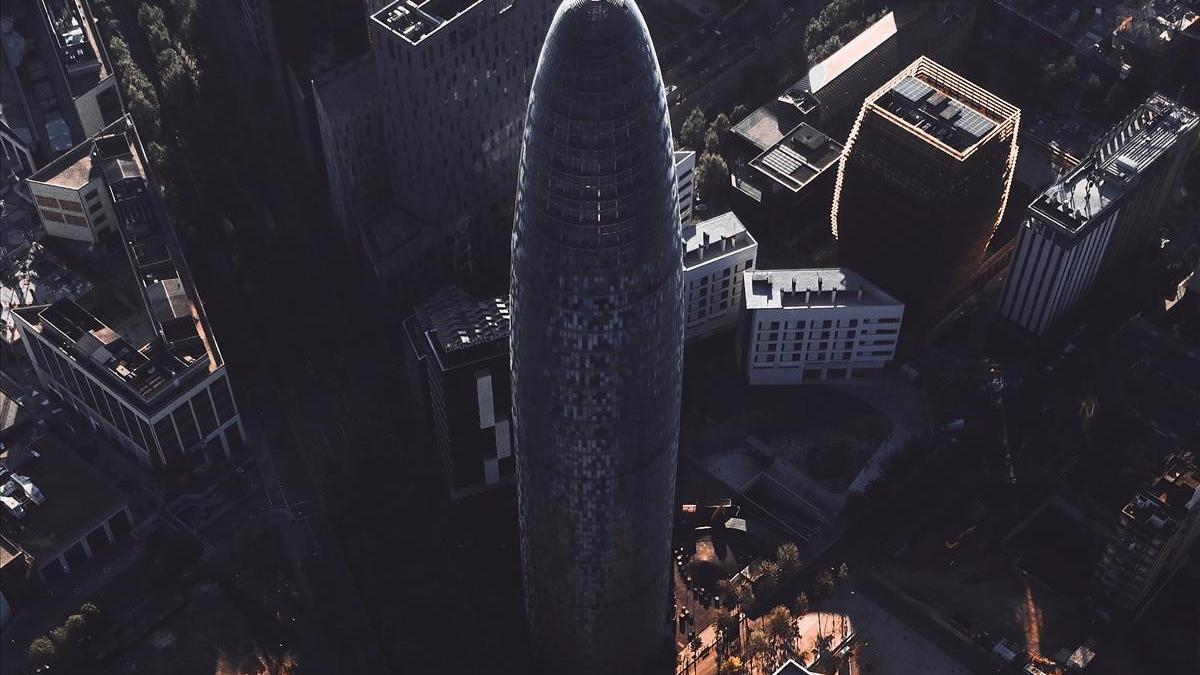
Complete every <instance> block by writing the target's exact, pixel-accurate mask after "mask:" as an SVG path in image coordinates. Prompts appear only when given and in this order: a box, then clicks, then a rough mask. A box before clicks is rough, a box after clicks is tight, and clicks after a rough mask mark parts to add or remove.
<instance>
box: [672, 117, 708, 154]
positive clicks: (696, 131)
mask: <svg viewBox="0 0 1200 675" xmlns="http://www.w3.org/2000/svg"><path fill="white" fill-rule="evenodd" d="M707 125H708V119H707V118H706V117H705V116H704V111H703V110H701V109H700V108H696V109H695V110H693V111H692V112H691V114H690V115H688V116H687V119H686V120H684V121H683V126H682V127H681V128H680V129H679V142H680V144H682V145H683V147H685V148H688V149H690V150H695V151H696V152H699V151H701V150H702V149H703V148H704V132H705V128H706V127H707Z"/></svg>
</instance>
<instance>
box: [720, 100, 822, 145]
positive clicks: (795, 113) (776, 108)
mask: <svg viewBox="0 0 1200 675" xmlns="http://www.w3.org/2000/svg"><path fill="white" fill-rule="evenodd" d="M803 121H804V115H803V113H801V112H800V111H799V110H797V109H796V108H795V106H792V105H789V104H786V103H783V102H781V101H768V102H767V103H766V105H763V106H762V107H760V108H758V109H757V110H755V111H754V112H752V113H750V114H749V115H746V117H745V118H743V119H742V120H741V121H740V122H738V123H737V124H735V125H733V128H732V129H730V131H732V132H733V133H735V134H737V135H738V136H741V137H742V138H744V139H746V140H747V141H749V142H750V143H751V144H752V145H754V146H755V147H757V148H758V149H759V150H767V149H769V148H770V147H771V146H773V145H775V144H777V143H779V142H780V141H782V140H783V139H784V137H785V136H787V135H788V132H790V131H791V130H792V129H795V128H796V127H797V126H798V125H799V124H800V123H801V122H803Z"/></svg>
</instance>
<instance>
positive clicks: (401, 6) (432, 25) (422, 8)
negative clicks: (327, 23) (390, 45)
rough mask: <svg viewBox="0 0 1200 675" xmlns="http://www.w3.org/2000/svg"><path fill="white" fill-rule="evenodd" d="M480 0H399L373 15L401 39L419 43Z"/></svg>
mask: <svg viewBox="0 0 1200 675" xmlns="http://www.w3.org/2000/svg"><path fill="white" fill-rule="evenodd" d="M480 1H481V0H423V1H419V2H418V1H415V0H399V1H398V2H393V3H391V4H389V5H387V6H386V7H384V8H383V9H381V10H379V11H378V12H376V13H375V15H374V16H372V17H371V18H372V20H374V21H375V22H376V23H378V24H380V25H382V26H383V27H385V28H387V29H388V30H389V31H391V32H392V34H394V35H396V36H397V37H399V38H400V39H401V40H404V41H405V42H408V43H409V44H413V45H416V44H418V43H420V42H421V41H422V40H424V39H425V38H427V37H429V36H430V35H432V34H433V33H435V32H437V31H438V30H439V29H441V28H442V27H443V26H445V25H446V24H448V23H450V22H452V21H454V19H456V18H458V17H459V16H462V15H463V14H465V13H467V11H469V10H470V9H471V8H472V7H474V6H475V5H477V4H479V3H480Z"/></svg>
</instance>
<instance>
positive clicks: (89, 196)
mask: <svg viewBox="0 0 1200 675" xmlns="http://www.w3.org/2000/svg"><path fill="white" fill-rule="evenodd" d="M99 196H100V189H99V188H92V189H91V190H88V193H87V194H85V195H84V196H83V200H84V201H85V202H90V201H92V200H93V199H95V198H96V197H99Z"/></svg>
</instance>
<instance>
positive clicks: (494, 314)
mask: <svg viewBox="0 0 1200 675" xmlns="http://www.w3.org/2000/svg"><path fill="white" fill-rule="evenodd" d="M415 316H416V320H417V324H418V326H419V328H420V330H421V331H422V332H424V333H425V336H426V340H427V342H428V344H429V346H430V348H431V349H432V350H433V352H434V354H435V355H436V356H437V359H438V361H439V363H440V364H441V366H442V369H443V370H448V369H450V368H454V367H456V366H459V365H462V364H464V363H470V362H474V361H478V360H480V359H485V358H490V357H492V356H495V355H498V354H503V353H506V352H507V351H508V336H509V318H510V317H509V307H508V298H506V297H503V298H489V299H486V300H477V299H475V298H473V297H471V296H470V295H469V294H468V293H467V292H466V291H464V290H462V289H460V288H458V287H456V286H450V287H447V288H443V289H441V290H439V291H438V292H437V293H435V294H434V295H433V296H432V297H431V298H430V299H429V300H427V301H426V302H424V303H422V304H421V305H420V306H419V307H417V308H416V312H415Z"/></svg>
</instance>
